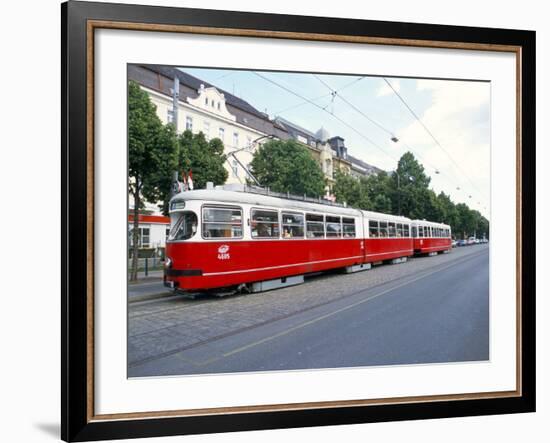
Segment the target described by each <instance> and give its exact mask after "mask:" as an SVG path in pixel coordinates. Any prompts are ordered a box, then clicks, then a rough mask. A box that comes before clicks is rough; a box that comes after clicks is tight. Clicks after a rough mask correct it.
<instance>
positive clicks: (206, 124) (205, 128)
mask: <svg viewBox="0 0 550 443" xmlns="http://www.w3.org/2000/svg"><path fill="white" fill-rule="evenodd" d="M202 129H203V132H204V137H205V138H206V140H210V122H207V121H206V120H205V121H204V122H203V125H202Z"/></svg>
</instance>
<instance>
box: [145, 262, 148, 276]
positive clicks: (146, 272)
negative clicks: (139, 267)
mask: <svg viewBox="0 0 550 443" xmlns="http://www.w3.org/2000/svg"><path fill="white" fill-rule="evenodd" d="M148 262H149V258H147V257H145V277H147V275H148V271H149V269H148V266H147V265H148Z"/></svg>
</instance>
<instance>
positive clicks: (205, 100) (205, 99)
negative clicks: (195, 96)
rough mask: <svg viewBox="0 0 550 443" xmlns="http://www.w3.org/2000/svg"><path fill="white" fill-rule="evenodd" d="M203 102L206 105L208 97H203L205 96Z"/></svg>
mask: <svg viewBox="0 0 550 443" xmlns="http://www.w3.org/2000/svg"><path fill="white" fill-rule="evenodd" d="M204 104H205V105H206V106H208V97H205V98H204Z"/></svg>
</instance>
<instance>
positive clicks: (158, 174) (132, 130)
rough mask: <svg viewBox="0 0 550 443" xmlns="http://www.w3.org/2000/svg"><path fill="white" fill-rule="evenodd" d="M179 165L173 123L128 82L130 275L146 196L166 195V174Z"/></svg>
mask: <svg viewBox="0 0 550 443" xmlns="http://www.w3.org/2000/svg"><path fill="white" fill-rule="evenodd" d="M176 165H177V140H176V137H175V131H174V127H173V126H171V125H168V126H164V125H163V124H162V122H161V121H160V119H159V118H158V116H157V114H156V107H155V106H154V105H153V104H152V103H151V100H150V99H149V96H148V95H147V93H146V92H145V91H143V90H142V89H141V88H140V87H139V85H138V84H137V83H134V82H130V83H129V84H128V175H129V177H128V178H129V180H128V187H129V189H128V191H129V193H130V194H131V195H132V197H133V199H134V211H133V213H134V230H133V240H132V243H133V245H134V246H133V260H132V271H131V276H130V278H131V279H132V280H135V279H136V278H137V257H138V251H137V250H138V243H139V242H138V235H139V234H138V232H139V230H138V229H137V227H138V223H139V222H138V218H139V217H138V214H139V209H140V208H141V207H142V206H143V204H142V202H143V200H144V199H145V200H148V201H157V200H159V199H162V198H164V197H165V194H166V192H165V188H166V181H167V179H166V174H168V177H169V176H170V172H169V171H171V170H173V169H174V168H175V166H176Z"/></svg>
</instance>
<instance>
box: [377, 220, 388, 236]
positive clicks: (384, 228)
mask: <svg viewBox="0 0 550 443" xmlns="http://www.w3.org/2000/svg"><path fill="white" fill-rule="evenodd" d="M379 236H380V237H384V238H385V237H388V222H383V221H381V222H380V234H379Z"/></svg>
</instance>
